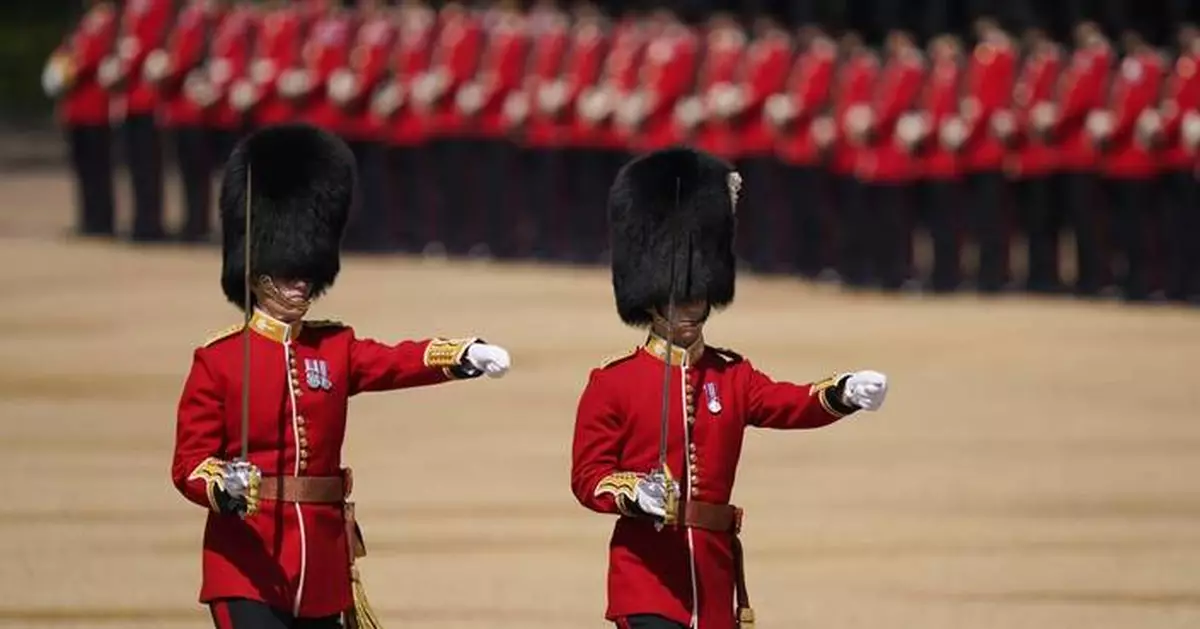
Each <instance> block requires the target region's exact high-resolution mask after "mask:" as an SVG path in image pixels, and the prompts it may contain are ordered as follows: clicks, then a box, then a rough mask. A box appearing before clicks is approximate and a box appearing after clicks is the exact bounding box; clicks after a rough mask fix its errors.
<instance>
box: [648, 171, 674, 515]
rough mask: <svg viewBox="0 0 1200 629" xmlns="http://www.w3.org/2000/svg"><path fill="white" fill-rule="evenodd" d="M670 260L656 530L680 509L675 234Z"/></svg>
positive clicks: (660, 422) (656, 472)
mask: <svg viewBox="0 0 1200 629" xmlns="http://www.w3.org/2000/svg"><path fill="white" fill-rule="evenodd" d="M679 188H680V182H679V178H678V177H676V178H675V208H676V209H677V210H678V208H679ZM671 237H672V242H671V262H670V266H669V267H668V268H669V269H670V270H669V272H668V274H667V277H668V280H669V281H670V289H669V292H668V293H667V339H666V340H667V352H666V353H667V355H666V360H664V361H663V363H664V366H663V388H662V414H661V415H660V419H659V441H658V467H656V468H655V469H654V471H653V472H651V473H650V476H651V477H652V478H653V477H657V478H658V479H659V480H661V481H662V483H663V485H664V487H665V488H666V493H667V495H666V505H665V506H666V509H665V511H666V515H665V516H664V517H663V520H662V521H661V522H656V523H655V524H654V527H655V529H657V530H659V531H661V530H662V529H663V527H664V526H666V525H670V526H675V524H676V521H677V519H678V518H677V513H676V512H677V510H678V507H679V486H678V484H676V482H675V479H674V477H673V476H672V475H671V467H670V466H669V465H668V464H667V435H668V430H667V429H668V426H669V423H670V421H671V356H672V354H673V353H674V349H675V258H676V257H677V256H676V254H677V251H676V249H675V242H674V238H673V234H672V235H671Z"/></svg>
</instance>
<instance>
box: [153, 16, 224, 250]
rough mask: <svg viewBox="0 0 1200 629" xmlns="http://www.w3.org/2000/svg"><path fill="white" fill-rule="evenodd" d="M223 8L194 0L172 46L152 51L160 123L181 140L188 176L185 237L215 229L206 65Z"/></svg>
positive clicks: (198, 237) (182, 169) (199, 238)
mask: <svg viewBox="0 0 1200 629" xmlns="http://www.w3.org/2000/svg"><path fill="white" fill-rule="evenodd" d="M222 9H223V8H222V7H221V6H220V5H219V4H218V3H217V2H214V1H213V0H191V1H190V2H188V3H187V4H186V5H185V6H184V7H183V10H182V11H180V13H179V17H178V18H177V19H176V21H175V27H174V29H173V30H172V32H171V35H170V37H169V38H168V39H167V42H166V46H165V47H163V48H160V49H157V50H155V51H153V52H151V53H150V54H149V55H148V56H147V57H146V78H147V80H149V81H150V82H151V83H152V84H153V85H154V86H155V87H156V88H157V90H158V100H159V102H160V109H159V124H160V125H161V126H162V127H163V128H164V129H165V130H167V132H168V133H169V134H170V137H171V139H172V140H173V143H174V144H175V155H176V160H177V161H178V164H179V174H180V178H181V179H182V182H183V201H184V203H183V207H184V221H183V228H182V229H181V230H180V233H179V236H178V238H179V240H180V241H182V242H189V243H197V242H205V241H207V240H208V239H209V236H210V231H211V230H210V227H211V225H210V222H211V220H210V205H211V202H212V173H213V154H212V148H213V147H212V143H211V142H210V138H209V136H208V134H207V132H206V131H205V128H204V119H205V117H206V113H207V109H208V107H209V106H211V105H212V104H213V102H214V101H215V100H216V99H215V94H214V93H213V91H212V89H211V83H210V82H209V81H208V80H207V78H205V77H204V73H203V72H202V70H201V68H202V67H203V64H204V63H205V62H206V61H207V57H208V50H207V49H208V46H209V40H210V37H211V33H212V30H213V29H214V28H215V27H216V23H217V21H218V20H219V19H221V11H222Z"/></svg>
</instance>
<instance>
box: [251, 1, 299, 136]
mask: <svg viewBox="0 0 1200 629" xmlns="http://www.w3.org/2000/svg"><path fill="white" fill-rule="evenodd" d="M300 17H301V16H300V12H299V11H298V10H297V9H296V8H295V7H292V6H286V5H285V6H282V7H279V8H276V9H274V10H271V11H270V12H268V13H267V14H266V15H264V16H263V17H262V22H261V24H260V27H259V29H258V33H257V35H258V40H257V42H256V43H257V46H256V47H255V50H254V59H253V61H251V62H250V79H251V81H252V82H253V83H254V86H255V88H256V89H257V92H258V102H257V103H256V104H255V106H254V108H253V110H252V111H253V114H252V115H253V119H254V123H255V124H256V125H257V126H260V127H261V126H268V125H274V124H280V123H283V122H289V121H292V120H293V119H294V116H295V111H294V108H293V107H292V103H291V102H289V101H288V100H287V99H285V98H284V97H283V96H282V95H280V93H279V85H278V84H279V75H280V74H282V73H283V72H284V71H285V70H288V69H291V68H295V67H297V66H299V65H300V46H301V44H302V43H303V40H304V28H303V27H304V22H303V21H302V20H301V19H300Z"/></svg>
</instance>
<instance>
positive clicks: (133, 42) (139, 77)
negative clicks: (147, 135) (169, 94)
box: [117, 0, 175, 116]
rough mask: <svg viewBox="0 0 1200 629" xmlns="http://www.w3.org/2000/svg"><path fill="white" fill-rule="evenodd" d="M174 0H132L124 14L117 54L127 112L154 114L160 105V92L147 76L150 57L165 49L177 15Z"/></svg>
mask: <svg viewBox="0 0 1200 629" xmlns="http://www.w3.org/2000/svg"><path fill="white" fill-rule="evenodd" d="M173 5H174V2H172V0H129V1H128V2H126V3H125V11H124V13H122V15H121V39H120V41H119V42H117V57H118V59H120V62H121V76H122V77H124V81H123V82H122V84H121V85H122V88H121V90H122V92H123V93H124V95H125V112H126V114H127V115H131V116H138V115H150V114H153V113H154V110H155V109H156V108H157V106H158V98H157V96H158V94H157V92H156V90H155V89H154V85H152V84H151V83H150V82H149V81H147V80H146V78H145V76H143V74H142V73H143V68H144V64H145V62H146V57H147V56H148V55H149V54H150V53H151V52H153V51H154V50H156V49H158V48H161V47H162V45H163V43H164V42H165V41H166V38H167V33H169V32H170V30H171V20H172V18H174V17H175V7H174V6H173Z"/></svg>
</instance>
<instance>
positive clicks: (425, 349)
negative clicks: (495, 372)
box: [350, 338, 480, 395]
mask: <svg viewBox="0 0 1200 629" xmlns="http://www.w3.org/2000/svg"><path fill="white" fill-rule="evenodd" d="M477 340H478V339H475V338H463V339H443V338H435V339H426V340H421V341H401V342H399V343H396V344H395V345H387V344H385V343H380V342H379V341H374V340H371V339H359V338H351V340H350V395H356V394H358V393H364V392H370V391H391V390H394V389H406V388H411V387H421V386H427V385H431V384H439V383H442V382H446V381H449V380H455V379H463V378H473V377H477V376H479V375H480V374H479V373H478V372H475V371H473V370H469V369H467V368H465V367H463V364H462V360H463V356H464V355H466V353H467V348H468V347H470V345H471V343H474V342H476V341H477Z"/></svg>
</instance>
